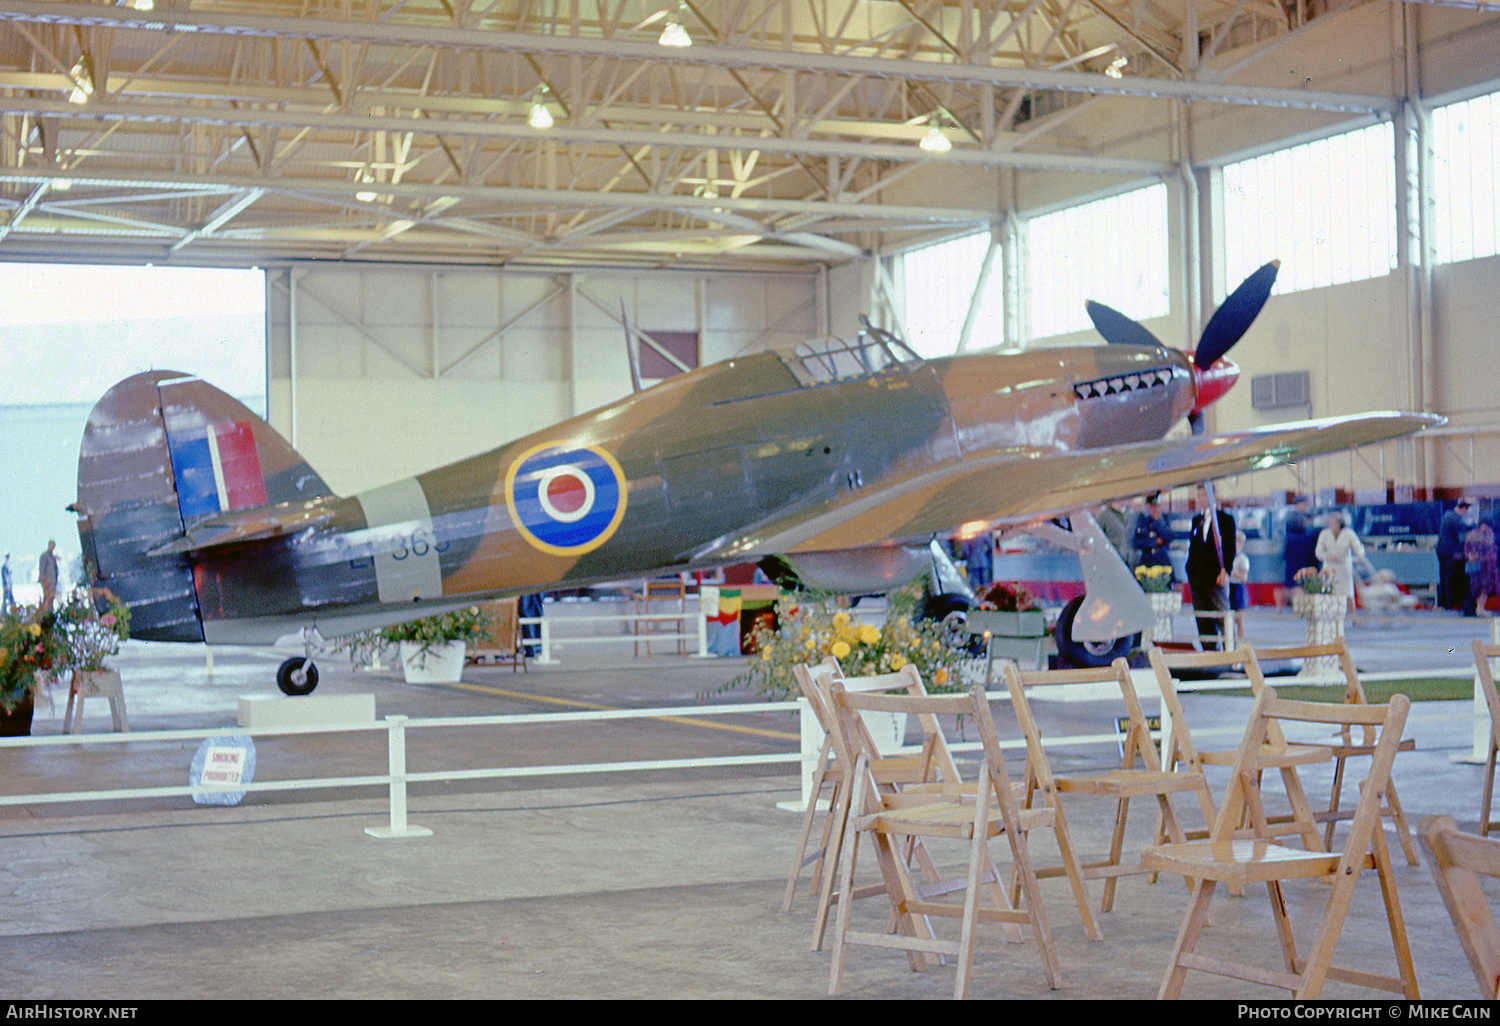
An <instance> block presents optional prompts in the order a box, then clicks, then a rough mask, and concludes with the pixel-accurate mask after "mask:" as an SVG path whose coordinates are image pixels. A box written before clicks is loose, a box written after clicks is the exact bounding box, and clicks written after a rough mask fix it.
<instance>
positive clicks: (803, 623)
mask: <svg viewBox="0 0 1500 1026" xmlns="http://www.w3.org/2000/svg"><path fill="white" fill-rule="evenodd" d="M915 605H916V603H915V602H914V601H904V600H903V598H901V597H897V596H895V595H894V594H893V596H892V599H891V601H890V602H889V604H888V610H887V614H886V620H885V624H884V625H883V626H881V627H876V626H875V625H874V624H862V623H860V622H858V621H857V620H855V619H854V617H852V616H850V614H849V612H848V611H847V610H844V609H838V608H835V607H834V606H833V605H832V604H831V603H830V601H829V600H828V599H827V598H813V599H811V600H808V599H802V600H799V599H798V598H796V597H784V598H783V599H782V601H780V602H778V603H777V606H776V613H777V618H778V622H779V623H780V625H781V626H780V628H779V629H777V630H768V629H766V628H764V627H761V628H757V630H756V631H755V635H754V637H755V646H756V652H757V654H756V655H753V656H751V657H750V661H749V666H748V668H747V669H746V670H745V672H744V673H742V674H740V675H739V676H738V677H736V678H734V679H733V680H731V681H730V682H729V683H728V684H727V685H725V687H724V688H722V689H720V690H723V691H728V690H730V689H732V688H737V687H752V688H754V689H755V690H756V692H757V693H759V694H761V695H763V696H765V697H766V698H768V699H770V700H772V701H777V700H781V699H786V698H793V697H795V696H796V695H797V694H798V693H799V691H798V687H797V679H796V677H795V676H793V674H792V667H794V666H796V665H797V664H798V663H817V662H821V661H822V660H823V658H824V657H825V656H833V657H834V658H835V659H837V660H838V661H839V665H840V667H842V668H843V671H844V673H846V674H848V675H849V676H868V675H872V674H878V673H895V672H896V671H898V670H900V669H901V668H902V667H903V666H905V665H906V664H907V663H911V664H912V665H914V666H915V667H916V668H917V672H918V673H920V674H921V675H922V681H923V683H924V684H926V685H927V688H928V690H929V691H933V692H941V691H955V690H958V689H959V687H960V686H961V685H960V684H959V681H958V673H957V669H958V659H959V656H960V654H961V653H960V652H958V651H957V650H956V649H954V648H953V647H952V646H950V645H949V644H948V643H947V642H945V641H944V640H943V639H942V637H941V636H940V634H939V632H938V625H937V624H936V623H933V622H932V621H927V620H917V619H915V617H914V615H913V610H914V608H915Z"/></svg>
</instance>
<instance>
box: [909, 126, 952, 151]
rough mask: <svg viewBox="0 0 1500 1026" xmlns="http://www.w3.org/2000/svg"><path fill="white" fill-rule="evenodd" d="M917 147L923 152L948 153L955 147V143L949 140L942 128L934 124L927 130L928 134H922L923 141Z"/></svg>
mask: <svg viewBox="0 0 1500 1026" xmlns="http://www.w3.org/2000/svg"><path fill="white" fill-rule="evenodd" d="M917 147H918V148H919V149H921V150H922V152H923V153H947V152H948V151H949V150H951V149H953V143H951V142H949V140H948V137H947V136H946V135H944V134H943V130H942V129H941V128H939V127H938V126H937V125H933V126H932V127H931V128H929V129H928V130H927V134H926V135H924V136H922V141H921V142H919V143H917Z"/></svg>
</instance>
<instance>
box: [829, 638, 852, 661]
mask: <svg viewBox="0 0 1500 1026" xmlns="http://www.w3.org/2000/svg"><path fill="white" fill-rule="evenodd" d="M849 651H850V649H849V643H848V642H847V641H835V642H834V643H833V647H832V648H830V649H829V650H828V652H829V654H830V655H832V656H833V657H834V658H835V659H847V658H849Z"/></svg>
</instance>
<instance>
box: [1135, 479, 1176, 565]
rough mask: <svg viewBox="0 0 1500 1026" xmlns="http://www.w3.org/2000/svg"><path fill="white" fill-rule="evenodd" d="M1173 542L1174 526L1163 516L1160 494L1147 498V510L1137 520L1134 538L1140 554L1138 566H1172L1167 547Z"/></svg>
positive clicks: (1137, 560) (1138, 515)
mask: <svg viewBox="0 0 1500 1026" xmlns="http://www.w3.org/2000/svg"><path fill="white" fill-rule="evenodd" d="M1171 540H1172V525H1171V524H1170V523H1168V521H1167V518H1166V517H1165V516H1163V515H1162V511H1161V495H1160V493H1156V494H1152V495H1148V496H1147V497H1146V510H1145V512H1144V513H1138V514H1137V515H1136V518H1135V533H1134V537H1133V538H1132V542H1133V543H1134V548H1135V551H1136V552H1137V553H1138V554H1139V555H1138V556H1137V559H1136V566H1171V565H1172V560H1171V559H1170V558H1169V557H1168V555H1167V545H1168V543H1169V542H1171Z"/></svg>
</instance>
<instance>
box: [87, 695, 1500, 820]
mask: <svg viewBox="0 0 1500 1026" xmlns="http://www.w3.org/2000/svg"><path fill="white" fill-rule="evenodd" d="M68 701H69V703H70V704H71V702H72V698H71V697H69V699H68ZM1497 752H1500V745H1497V744H1496V743H1495V741H1494V740H1493V738H1492V739H1491V740H1490V757H1489V758H1488V759H1486V760H1485V761H1484V791H1483V793H1482V794H1481V795H1480V798H1479V836H1480V837H1488V836H1489V835H1490V799H1491V798H1492V797H1493V796H1494V791H1495V756H1496V753H1497Z"/></svg>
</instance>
